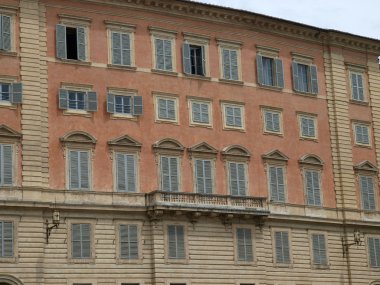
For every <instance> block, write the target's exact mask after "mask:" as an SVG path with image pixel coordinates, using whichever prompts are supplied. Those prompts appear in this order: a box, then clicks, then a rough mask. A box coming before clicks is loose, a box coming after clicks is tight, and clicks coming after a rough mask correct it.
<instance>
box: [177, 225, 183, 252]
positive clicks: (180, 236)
mask: <svg viewBox="0 0 380 285" xmlns="http://www.w3.org/2000/svg"><path fill="white" fill-rule="evenodd" d="M176 232H177V258H178V259H184V258H185V232H184V227H183V226H176Z"/></svg>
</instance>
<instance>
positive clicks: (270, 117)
mask: <svg viewBox="0 0 380 285" xmlns="http://www.w3.org/2000/svg"><path fill="white" fill-rule="evenodd" d="M280 120H281V114H280V113H279V112H275V111H269V110H265V111H264V125H265V131H267V132H272V133H280V132H281V122H280Z"/></svg>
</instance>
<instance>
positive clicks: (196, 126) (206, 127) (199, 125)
mask: <svg viewBox="0 0 380 285" xmlns="http://www.w3.org/2000/svg"><path fill="white" fill-rule="evenodd" d="M190 127H194V128H205V129H212V128H213V127H212V125H208V124H200V123H190Z"/></svg>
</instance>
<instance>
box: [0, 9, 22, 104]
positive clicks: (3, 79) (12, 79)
mask: <svg viewBox="0 0 380 285" xmlns="http://www.w3.org/2000/svg"><path fill="white" fill-rule="evenodd" d="M0 8H1V6H0ZM0 13H1V10H0ZM0 55H3V54H2V52H1V51H0ZM18 82H19V78H18V77H17V76H12V75H0V83H5V84H12V83H18ZM17 105H18V104H12V103H11V102H10V101H9V102H8V101H1V100H0V110H1V108H7V109H11V110H16V109H17Z"/></svg>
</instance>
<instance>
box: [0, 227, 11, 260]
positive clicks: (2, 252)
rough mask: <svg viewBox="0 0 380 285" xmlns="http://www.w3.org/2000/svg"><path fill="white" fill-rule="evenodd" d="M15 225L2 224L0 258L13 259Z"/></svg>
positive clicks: (0, 229)
mask: <svg viewBox="0 0 380 285" xmlns="http://www.w3.org/2000/svg"><path fill="white" fill-rule="evenodd" d="M13 239H14V238H13V223H12V222H0V257H5V258H7V257H8V258H9V257H13V243H14V241H13Z"/></svg>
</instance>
